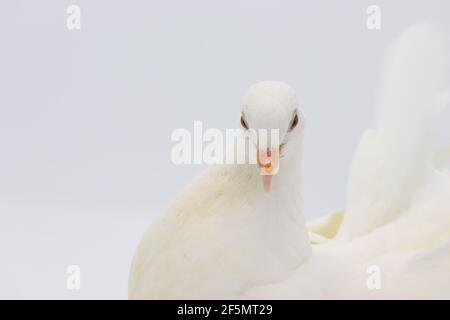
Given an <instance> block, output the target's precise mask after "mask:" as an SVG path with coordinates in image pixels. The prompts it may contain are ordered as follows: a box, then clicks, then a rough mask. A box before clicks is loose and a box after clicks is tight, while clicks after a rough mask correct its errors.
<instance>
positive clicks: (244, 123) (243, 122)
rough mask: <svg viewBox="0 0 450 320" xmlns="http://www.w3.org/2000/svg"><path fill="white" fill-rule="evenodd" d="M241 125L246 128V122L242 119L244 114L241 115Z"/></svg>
mask: <svg viewBox="0 0 450 320" xmlns="http://www.w3.org/2000/svg"><path fill="white" fill-rule="evenodd" d="M241 126H242V127H243V128H244V129H245V130H248V124H247V122H246V121H245V119H244V115H241Z"/></svg>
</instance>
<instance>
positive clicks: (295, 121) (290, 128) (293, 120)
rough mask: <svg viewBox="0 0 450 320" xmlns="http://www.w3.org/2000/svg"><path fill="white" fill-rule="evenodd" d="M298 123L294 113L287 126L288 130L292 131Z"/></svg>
mask: <svg viewBox="0 0 450 320" xmlns="http://www.w3.org/2000/svg"><path fill="white" fill-rule="evenodd" d="M297 124H298V115H297V114H295V116H294V119H292V122H291V125H290V126H289V131H292V130H293V129H294V128H295V127H296V126H297Z"/></svg>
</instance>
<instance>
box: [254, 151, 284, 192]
mask: <svg viewBox="0 0 450 320" xmlns="http://www.w3.org/2000/svg"><path fill="white" fill-rule="evenodd" d="M279 159H280V151H279V148H273V149H267V150H264V151H262V150H258V158H257V160H258V166H259V174H260V175H261V177H262V182H263V189H264V191H265V192H269V191H270V185H271V183H272V176H273V175H274V174H276V173H277V172H278V168H279Z"/></svg>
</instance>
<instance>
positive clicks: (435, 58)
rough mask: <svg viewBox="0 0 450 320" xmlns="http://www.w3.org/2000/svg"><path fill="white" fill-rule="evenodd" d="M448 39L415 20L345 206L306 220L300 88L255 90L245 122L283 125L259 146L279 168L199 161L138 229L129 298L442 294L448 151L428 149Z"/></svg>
mask: <svg viewBox="0 0 450 320" xmlns="http://www.w3.org/2000/svg"><path fill="white" fill-rule="evenodd" d="M443 42H444V41H443V38H442V36H441V35H440V34H439V32H438V31H436V30H435V29H434V28H433V27H431V26H429V25H428V24H419V25H416V26H414V27H412V28H410V29H409V30H407V31H406V32H405V33H404V34H403V35H402V36H401V37H400V38H399V40H398V41H397V42H396V43H395V45H394V46H393V47H392V48H391V51H390V54H389V55H388V57H389V60H388V62H387V66H388V68H387V71H386V70H385V74H384V80H383V83H384V85H385V86H384V89H383V90H382V94H381V99H380V108H379V110H380V112H379V118H378V119H377V121H376V123H375V124H374V126H373V127H372V128H369V129H368V130H367V131H366V132H365V133H364V134H363V136H362V138H361V140H360V143H359V146H358V148H357V151H356V154H355V157H354V160H353V164H352V168H351V175H350V180H349V194H348V203H347V207H346V210H345V211H344V210H340V211H338V212H336V213H333V214H330V215H328V216H325V217H323V218H321V219H319V220H316V221H312V222H310V223H308V226H307V224H306V223H305V219H304V217H303V212H302V190H301V158H302V140H303V130H304V124H305V119H304V116H303V113H302V111H301V110H300V106H299V103H298V99H297V97H296V94H295V92H294V90H293V89H292V88H291V87H289V86H288V85H287V84H284V83H280V82H270V81H266V82H260V83H257V84H255V85H253V86H251V87H250V89H249V91H248V92H247V94H246V96H245V99H244V103H243V110H242V119H241V123H242V125H243V127H244V129H248V128H252V129H261V128H264V129H278V130H279V134H280V141H279V146H277V145H270V146H269V150H266V149H265V148H264V150H259V152H260V153H259V154H264V153H267V154H269V152H270V151H277V150H279V152H280V163H279V171H278V173H277V174H276V175H274V176H272V177H271V178H270V177H265V176H261V175H260V171H261V169H260V168H259V167H258V165H251V164H247V165H239V164H236V165H217V166H211V167H208V168H207V169H206V170H205V171H204V172H203V173H202V174H201V175H200V176H199V177H197V178H196V179H195V180H194V181H193V182H192V183H191V184H190V185H188V187H187V188H186V189H185V190H184V191H183V192H182V193H181V194H180V195H179V196H178V197H177V198H175V200H174V201H173V202H172V204H171V205H170V206H169V207H168V208H167V209H166V210H165V211H164V212H163V213H162V215H161V216H160V217H159V219H158V220H157V221H155V222H154V223H153V224H152V225H151V226H150V227H149V229H148V230H147V232H146V233H145V235H144V237H143V239H142V241H141V243H140V245H139V247H138V249H137V252H136V254H135V257H134V260H133V263H132V267H131V273H130V278H129V298H131V299H230V298H238V299H259V298H262V299H281V298H288V299H313V298H314V299H345V298H357V299H365V298H386V299H394V298H450V174H449V172H448V170H447V169H445V167H446V161H447V160H448V159H449V149H448V148H447V149H446V148H443V149H441V150H440V151H439V152H437V153H436V152H435V151H434V147H433V139H434V131H435V129H436V126H437V124H436V123H437V120H438V118H439V115H440V113H441V112H442V110H443V106H444V105H445V103H444V102H445V101H446V99H437V98H436V96H437V93H439V92H440V90H441V89H443V87H442V86H443V85H444V84H445V83H444V78H443V77H442V74H443V71H444V69H445V68H446V66H447V65H446V62H447V61H446V59H447V57H446V51H445V48H444V46H443V45H442V43H443ZM251 142H252V144H253V145H254V146H259V144H258V141H255V140H251ZM271 149H273V150H271ZM258 164H259V166H262V165H263V164H261V162H258ZM261 181H263V182H261Z"/></svg>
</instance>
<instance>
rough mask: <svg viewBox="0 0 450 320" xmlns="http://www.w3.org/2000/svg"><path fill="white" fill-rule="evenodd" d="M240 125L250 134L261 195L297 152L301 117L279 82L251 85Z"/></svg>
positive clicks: (287, 89)
mask: <svg viewBox="0 0 450 320" xmlns="http://www.w3.org/2000/svg"><path fill="white" fill-rule="evenodd" d="M241 125H242V127H243V129H245V130H248V131H251V132H252V134H251V135H249V136H250V139H251V142H252V144H253V145H254V146H255V147H256V149H257V160H258V161H257V162H258V165H259V170H260V174H261V176H262V180H263V187H264V190H265V191H267V192H268V191H270V186H271V181H272V176H273V175H275V174H276V173H277V172H278V169H279V166H282V165H283V162H285V161H286V160H287V159H292V158H293V156H294V155H295V154H298V153H299V152H298V151H297V149H298V148H299V144H300V142H301V140H302V135H303V128H304V116H303V114H302V112H301V110H300V107H299V103H298V98H297V95H296V93H295V91H294V89H292V88H291V87H290V86H289V85H287V84H286V83H283V82H275V81H263V82H258V83H256V84H254V85H252V86H251V87H250V88H249V89H248V91H247V93H246V94H245V96H244V100H243V107H242V114H241Z"/></svg>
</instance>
